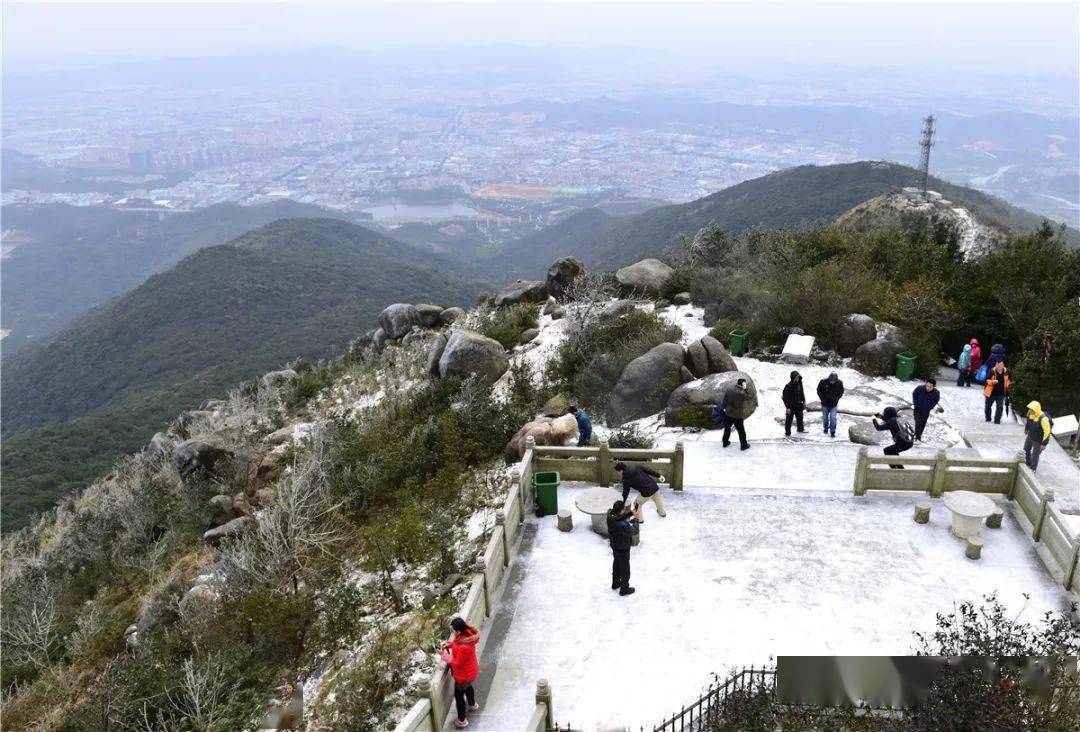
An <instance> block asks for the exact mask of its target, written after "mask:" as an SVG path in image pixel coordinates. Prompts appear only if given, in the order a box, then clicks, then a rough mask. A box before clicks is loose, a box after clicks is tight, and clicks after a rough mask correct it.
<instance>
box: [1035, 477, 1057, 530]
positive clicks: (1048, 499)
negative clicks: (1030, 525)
mask: <svg viewBox="0 0 1080 732" xmlns="http://www.w3.org/2000/svg"><path fill="white" fill-rule="evenodd" d="M1053 502H1054V490H1053V489H1052V488H1044V489H1043V497H1042V504H1041V505H1040V506H1039V520H1038V521H1036V522H1035V530H1034V531H1032V532H1031V538H1032V540H1033V541H1042V530H1043V524H1044V523H1046V511H1047V509H1048V508H1049V506H1050V504H1051V503H1053Z"/></svg>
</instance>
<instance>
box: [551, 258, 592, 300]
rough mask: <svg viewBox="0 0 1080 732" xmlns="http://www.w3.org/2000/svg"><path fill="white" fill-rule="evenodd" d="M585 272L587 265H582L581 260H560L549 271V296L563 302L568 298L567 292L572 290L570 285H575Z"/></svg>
mask: <svg viewBox="0 0 1080 732" xmlns="http://www.w3.org/2000/svg"><path fill="white" fill-rule="evenodd" d="M584 271H585V265H584V264H582V263H581V260H579V259H575V258H574V257H563V258H562V259H559V260H558V261H556V262H555V263H554V264H552V265H551V266H550V267H548V271H547V282H546V285H547V291H548V294H549V295H551V296H553V297H555V298H556V299H559V300H561V299H562V298H563V297H565V296H566V292H567V290H569V289H570V285H572V284H573V283H574V280H575V279H577V277H578V275H580V274H581V273H582V272H584Z"/></svg>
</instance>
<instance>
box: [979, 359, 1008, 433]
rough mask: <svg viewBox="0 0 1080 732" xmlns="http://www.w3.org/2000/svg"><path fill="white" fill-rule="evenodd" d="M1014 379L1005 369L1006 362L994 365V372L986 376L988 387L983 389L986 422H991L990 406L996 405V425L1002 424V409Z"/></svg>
mask: <svg viewBox="0 0 1080 732" xmlns="http://www.w3.org/2000/svg"><path fill="white" fill-rule="evenodd" d="M1011 386H1012V379H1011V378H1010V377H1009V370H1008V369H1007V368H1005V362H1004V361H998V362H997V363H996V364H994V370H993V371H991V372H989V373H988V374H987V375H986V386H985V387H983V396H984V397H986V410H985V416H986V421H987V422H989V421H990V406H991V405H994V406H995V409H994V424H1001V409H1002V407H1003V406H1004V405H1005V395H1006V394H1008V393H1009V388H1010V387H1011Z"/></svg>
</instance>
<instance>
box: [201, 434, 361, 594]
mask: <svg viewBox="0 0 1080 732" xmlns="http://www.w3.org/2000/svg"><path fill="white" fill-rule="evenodd" d="M325 445H326V440H325V436H324V435H323V434H322V432H321V431H320V432H319V433H318V434H314V435H312V439H311V446H310V449H309V450H307V451H305V452H304V453H302V454H301V455H300V456H299V457H298V458H297V459H296V461H295V462H294V463H293V465H292V466H291V468H290V470H289V471H288V474H286V475H285V476H283V477H282V478H281V479H280V480H279V481H278V483H277V486H276V488H275V491H274V499H273V501H272V502H271V504H270V505H269V506H268V507H267V508H266V509H265V510H264V511H262V512H261V513H260V514H259V517H258V527H257V529H256V530H255V532H254V533H253V534H251V535H249V536H247V537H245V538H243V539H241V540H240V541H238V542H236V543H233V544H231V545H228V546H227V547H226V549H225V551H224V552H223V554H222V561H223V562H224V564H225V567H226V571H227V572H228V573H229V574H230V575H231V576H232V577H234V578H236V579H238V580H239V581H241V582H244V583H247V584H249V585H250V584H258V583H268V584H269V585H270V586H271V587H273V588H274V589H275V590H276V591H278V592H281V593H282V594H289V593H290V592H296V591H298V589H299V584H300V582H301V581H303V580H304V579H305V578H306V576H307V575H308V574H309V572H310V571H311V570H312V568H313V567H314V565H315V563H316V562H317V561H318V560H319V559H320V558H322V557H326V556H331V555H332V553H333V550H334V548H335V547H336V546H337V545H338V544H339V542H340V541H341V540H342V538H343V532H342V530H341V529H340V527H339V525H338V521H337V515H338V511H339V509H340V507H341V503H340V502H339V501H336V500H335V499H334V497H333V496H332V494H331V492H330V484H329V480H328V478H327V475H326V470H325V465H326V460H327V457H326V455H325Z"/></svg>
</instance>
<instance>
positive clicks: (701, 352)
mask: <svg viewBox="0 0 1080 732" xmlns="http://www.w3.org/2000/svg"><path fill="white" fill-rule="evenodd" d="M686 368H688V369H690V373H692V374H693V375H694V378H695V379H700V378H701V377H703V376H708V375H709V354H708V353H707V352H706V351H705V344H703V343H702V342H701V341H694V342H693V343H691V344H690V345H689V346H687V347H686Z"/></svg>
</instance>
